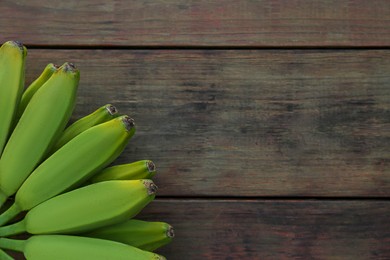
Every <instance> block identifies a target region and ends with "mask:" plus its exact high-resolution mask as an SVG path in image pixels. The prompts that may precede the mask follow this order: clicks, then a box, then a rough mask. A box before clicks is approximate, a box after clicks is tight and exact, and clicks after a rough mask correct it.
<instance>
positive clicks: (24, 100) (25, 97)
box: [15, 63, 59, 123]
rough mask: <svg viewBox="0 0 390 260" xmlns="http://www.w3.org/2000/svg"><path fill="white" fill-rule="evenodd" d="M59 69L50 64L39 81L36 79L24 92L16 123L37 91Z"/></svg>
mask: <svg viewBox="0 0 390 260" xmlns="http://www.w3.org/2000/svg"><path fill="white" fill-rule="evenodd" d="M58 68H59V67H58V66H56V65H54V64H53V63H49V64H47V65H46V67H45V69H44V70H43V72H42V73H41V75H39V77H38V78H37V79H35V80H34V81H33V82H32V83H31V84H30V85H29V86H28V87H27V88H26V90H25V91H24V92H23V95H22V98H21V99H20V103H19V106H18V112H17V113H16V118H15V121H16V123H17V121H18V120H19V118H20V117H21V116H22V114H23V111H24V110H25V109H26V107H27V104H28V103H29V102H30V100H31V98H32V96H33V95H34V94H35V93H36V92H37V90H38V89H39V88H40V87H42V85H43V84H44V83H45V82H46V81H47V80H48V79H49V78H50V77H51V75H53V73H54V72H55V71H56V70H57V69H58Z"/></svg>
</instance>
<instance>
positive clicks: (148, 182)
mask: <svg viewBox="0 0 390 260" xmlns="http://www.w3.org/2000/svg"><path fill="white" fill-rule="evenodd" d="M144 185H145V187H146V189H147V191H148V195H153V194H156V192H157V190H158V187H157V185H156V184H154V182H153V181H151V180H144Z"/></svg>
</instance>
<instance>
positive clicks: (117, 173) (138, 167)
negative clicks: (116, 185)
mask: <svg viewBox="0 0 390 260" xmlns="http://www.w3.org/2000/svg"><path fill="white" fill-rule="evenodd" d="M155 173H156V166H155V165H154V163H153V162H152V161H150V160H141V161H137V162H133V163H128V164H121V165H115V166H111V167H107V168H105V169H104V170H103V171H101V172H100V173H98V174H96V175H94V176H93V177H92V178H91V180H90V181H91V182H92V183H96V182H101V181H108V180H137V179H151V178H152V177H153V176H154V175H155Z"/></svg>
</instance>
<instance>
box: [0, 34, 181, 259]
mask: <svg viewBox="0 0 390 260" xmlns="http://www.w3.org/2000/svg"><path fill="white" fill-rule="evenodd" d="M26 55H27V50H26V48H25V46H23V45H22V44H21V43H19V42H16V41H8V42H6V43H4V44H3V45H2V46H1V47H0V155H1V157H0V208H1V214H0V248H2V249H4V250H15V251H18V252H22V253H23V254H24V256H25V257H26V259H32V260H34V259H37V260H46V259H47V260H53V259H57V260H61V259H64V260H78V259H79V260H86V259H94V260H99V259H110V260H115V259H137V260H143V259H165V258H164V257H163V256H161V255H158V254H156V253H153V251H154V250H156V249H157V248H159V247H161V246H164V245H166V244H168V243H169V242H170V241H171V240H172V238H173V237H174V233H173V229H172V227H171V226H170V225H169V224H167V223H164V222H150V221H141V220H136V219H133V217H134V216H136V215H137V214H138V213H139V212H140V211H141V210H142V209H143V208H144V207H145V206H146V205H148V204H149V203H150V202H151V201H152V200H153V199H154V197H155V193H156V191H157V186H156V185H155V184H154V183H153V181H152V180H151V178H152V177H153V176H154V174H155V173H156V169H155V165H154V164H153V162H152V161H150V160H141V161H137V162H133V163H128V164H123V165H115V166H111V167H108V166H109V165H110V164H111V163H112V162H113V161H114V160H115V159H116V158H117V157H118V156H119V155H120V153H121V152H122V151H123V150H124V148H125V146H126V145H127V143H128V142H129V140H130V139H131V137H132V136H133V135H134V133H135V124H134V120H133V119H131V118H130V117H128V116H127V115H119V114H118V111H117V109H116V108H115V107H114V106H112V105H110V104H108V105H105V106H102V107H100V108H98V109H97V110H96V111H94V112H93V113H91V114H89V115H87V116H85V117H83V118H81V119H79V120H78V121H76V122H74V123H73V124H71V125H70V126H67V125H68V121H69V119H70V117H71V115H72V112H73V109H74V106H75V98H76V92H77V88H78V83H79V78H80V74H79V71H78V70H77V68H76V67H75V66H74V65H73V64H72V63H68V62H66V63H64V64H63V65H62V66H55V65H53V64H48V65H47V66H46V67H45V68H44V70H43V72H42V73H41V75H40V76H39V77H38V78H37V79H36V80H35V81H34V82H33V83H31V85H29V86H28V88H26V89H25V88H24V71H25V59H26ZM18 234H23V235H22V238H20V236H16V238H15V237H10V236H14V235H18ZM2 249H0V260H1V259H13V258H12V257H11V256H10V255H9V254H7V253H6V251H4V250H2Z"/></svg>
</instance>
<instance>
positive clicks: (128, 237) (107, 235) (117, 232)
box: [82, 219, 175, 251]
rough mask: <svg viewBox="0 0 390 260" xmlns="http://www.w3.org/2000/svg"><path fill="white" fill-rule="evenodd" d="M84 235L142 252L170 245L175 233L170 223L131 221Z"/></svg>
mask: <svg viewBox="0 0 390 260" xmlns="http://www.w3.org/2000/svg"><path fill="white" fill-rule="evenodd" d="M82 235H83V236H88V237H95V238H101V239H107V240H112V241H117V242H121V243H124V244H128V245H131V246H135V247H137V248H140V249H142V250H147V251H154V250H156V249H157V248H160V247H162V246H164V245H166V244H168V243H170V242H171V241H172V239H173V238H174V236H175V233H174V230H173V228H172V226H171V225H169V224H168V223H164V222H149V221H142V220H137V219H129V220H127V221H125V222H121V223H118V224H115V225H111V226H106V227H102V228H98V229H95V230H93V231H92V232H89V233H86V234H82Z"/></svg>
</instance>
